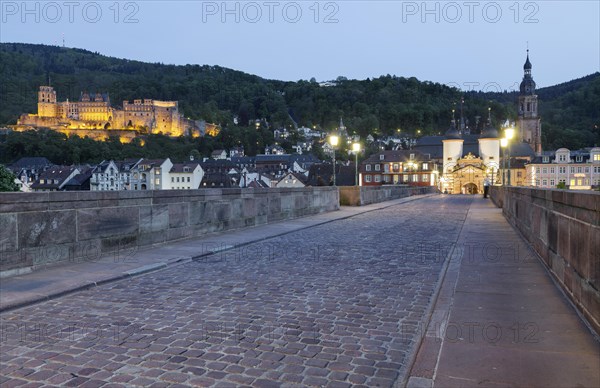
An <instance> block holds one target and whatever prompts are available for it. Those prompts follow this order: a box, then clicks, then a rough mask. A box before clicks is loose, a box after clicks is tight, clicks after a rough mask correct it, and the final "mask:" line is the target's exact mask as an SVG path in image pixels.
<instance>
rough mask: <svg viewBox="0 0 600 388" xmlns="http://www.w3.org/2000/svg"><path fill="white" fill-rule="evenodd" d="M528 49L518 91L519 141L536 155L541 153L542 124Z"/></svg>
mask: <svg viewBox="0 0 600 388" xmlns="http://www.w3.org/2000/svg"><path fill="white" fill-rule="evenodd" d="M531 67H532V66H531V62H529V49H527V60H526V61H525V65H523V70H524V73H525V74H524V76H523V81H521V86H520V91H519V119H518V124H517V127H518V131H519V140H520V141H521V142H525V143H528V144H529V145H530V146H531V148H532V149H533V151H534V152H535V153H536V154H538V155H539V154H541V152H542V123H541V119H540V117H539V115H538V96H537V95H536V94H535V81H534V80H533V77H532V76H531Z"/></svg>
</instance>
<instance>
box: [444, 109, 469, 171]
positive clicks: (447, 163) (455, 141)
mask: <svg viewBox="0 0 600 388" xmlns="http://www.w3.org/2000/svg"><path fill="white" fill-rule="evenodd" d="M463 142H464V140H463V139H462V137H461V135H460V132H459V130H458V129H457V128H456V120H455V119H454V110H452V123H451V125H450V128H449V129H448V130H447V131H446V134H445V136H444V140H442V144H443V148H444V174H447V173H449V172H451V171H452V169H453V168H454V166H456V163H457V162H458V160H459V159H460V158H462V156H463Z"/></svg>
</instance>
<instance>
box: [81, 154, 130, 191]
mask: <svg viewBox="0 0 600 388" xmlns="http://www.w3.org/2000/svg"><path fill="white" fill-rule="evenodd" d="M126 182H127V174H122V173H121V172H120V171H119V167H118V166H117V164H116V163H115V162H113V161H112V160H109V161H106V160H104V161H102V162H101V163H100V164H98V165H97V166H96V167H95V168H94V170H93V172H92V177H91V178H90V190H91V191H113V190H123V189H124V188H125V184H126Z"/></svg>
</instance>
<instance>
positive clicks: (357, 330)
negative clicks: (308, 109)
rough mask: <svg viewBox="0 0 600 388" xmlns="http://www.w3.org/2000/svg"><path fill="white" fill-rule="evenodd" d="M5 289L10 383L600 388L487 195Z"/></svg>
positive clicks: (233, 238) (432, 199)
mask: <svg viewBox="0 0 600 388" xmlns="http://www.w3.org/2000/svg"><path fill="white" fill-rule="evenodd" d="M409 200H410V201H409ZM407 202H408V203H407ZM465 220H466V221H465ZM271 236H273V237H271ZM269 237H270V238H269ZM213 251H214V252H215V253H214V254H210V252H213ZM49 254H50V253H49ZM192 258H193V259H192ZM157 269H160V270H157ZM145 271H153V272H149V273H146V274H144V275H142V276H135V277H129V275H135V274H137V273H142V272H145ZM110 279H122V280H121V281H115V282H108V280H110ZM104 281H106V283H105V284H101V285H99V286H97V287H92V288H88V289H84V290H81V291H79V292H73V293H70V294H68V295H64V296H62V297H56V298H52V299H50V300H46V301H42V302H40V303H37V304H33V305H30V306H24V304H27V303H31V302H34V301H36V300H40V299H44V298H47V297H49V296H53V295H57V294H59V293H60V292H65V291H69V290H73V289H75V288H78V287H79V288H80V287H82V286H85V285H88V284H90V283H92V284H93V282H98V283H102V282H104ZM0 287H1V288H0V290H1V291H2V295H1V298H2V301H1V303H2V308H4V309H5V311H4V312H3V313H2V314H1V315H0V320H1V325H2V338H1V341H2V343H1V345H2V356H1V357H2V365H1V367H0V368H1V370H0V376H2V377H0V384H2V386H3V387H10V386H18V385H24V384H28V383H32V382H33V383H39V386H41V385H43V384H47V385H51V386H56V385H62V384H69V385H82V386H94V387H96V386H136V385H137V386H209V385H215V386H237V385H251V386H281V385H287V386H332V387H335V386H340V387H341V386H350V385H364V386H393V385H403V384H404V383H405V382H406V381H407V380H408V379H409V378H410V380H408V381H409V385H412V386H431V385H432V384H433V383H434V384H435V386H440V387H447V386H494V387H495V386H515V385H518V386H576V385H580V386H590V387H593V386H598V385H599V384H598V383H599V382H600V377H599V368H598V365H599V363H600V357H599V351H600V347H599V345H598V342H596V340H595V339H594V337H593V336H592V334H591V333H590V332H589V331H588V330H587V328H586V327H585V326H584V325H583V324H582V323H581V321H580V320H579V319H578V317H577V315H576V313H575V311H574V310H573V309H572V307H571V306H570V305H569V304H568V303H567V302H566V299H565V298H564V297H563V296H562V294H561V293H560V292H559V291H558V289H557V288H556V287H555V286H554V285H553V284H552V282H551V280H550V278H549V276H548V275H547V274H546V273H545V271H544V270H543V267H542V266H541V264H540V263H539V262H538V261H537V259H536V258H535V257H534V256H533V255H532V254H531V252H530V251H528V249H527V246H526V244H525V243H523V241H522V240H521V239H520V238H519V237H518V235H517V234H516V232H515V231H514V230H513V229H512V228H511V227H510V226H509V225H508V224H507V223H506V221H505V220H504V219H503V218H502V215H501V214H500V211H499V210H498V209H495V208H493V206H492V205H491V204H490V203H489V202H487V201H484V200H483V199H481V198H480V197H477V198H475V197H468V196H429V197H427V198H422V199H418V200H415V199H414V198H410V199H408V200H407V199H404V200H398V201H390V202H389V203H385V204H378V205H372V206H369V207H364V208H353V209H349V208H345V209H343V210H342V211H340V212H335V213H329V214H321V215H318V216H314V217H307V218H304V219H300V220H294V221H286V222H282V223H279V224H273V225H266V226H261V227H257V228H252V229H248V230H244V231H234V232H228V233H224V234H220V235H215V236H209V237H207V238H205V239H202V240H195V241H184V242H181V243H177V244H171V245H169V246H165V247H161V248H155V249H152V250H145V251H139V252H131V251H129V252H128V251H123V252H121V253H120V254H119V255H117V256H116V257H110V258H98V260H95V259H94V260H90V261H88V262H85V263H71V264H69V265H66V266H62V267H60V268H57V269H49V270H46V271H39V272H35V273H32V274H28V275H22V276H19V277H15V278H10V279H3V280H2V282H1V286H0ZM19 306H23V307H19ZM9 308H12V310H8V309H9ZM419 345H420V348H419ZM418 349H420V350H419V352H418V356H417V357H416V362H415V363H414V364H413V360H414V359H415V355H416V354H417V350H418ZM153 384H154V385H153ZM33 385H35V384H32V386H33Z"/></svg>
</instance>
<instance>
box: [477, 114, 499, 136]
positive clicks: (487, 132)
mask: <svg viewBox="0 0 600 388" xmlns="http://www.w3.org/2000/svg"><path fill="white" fill-rule="evenodd" d="M479 138H480V139H497V138H498V131H497V130H496V129H495V128H494V127H492V108H488V119H487V122H486V124H485V128H484V129H483V131H481V136H480V137H479Z"/></svg>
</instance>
